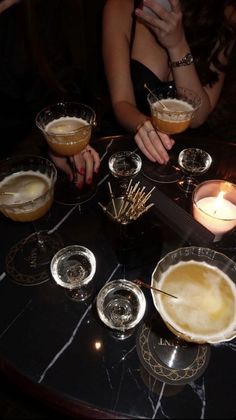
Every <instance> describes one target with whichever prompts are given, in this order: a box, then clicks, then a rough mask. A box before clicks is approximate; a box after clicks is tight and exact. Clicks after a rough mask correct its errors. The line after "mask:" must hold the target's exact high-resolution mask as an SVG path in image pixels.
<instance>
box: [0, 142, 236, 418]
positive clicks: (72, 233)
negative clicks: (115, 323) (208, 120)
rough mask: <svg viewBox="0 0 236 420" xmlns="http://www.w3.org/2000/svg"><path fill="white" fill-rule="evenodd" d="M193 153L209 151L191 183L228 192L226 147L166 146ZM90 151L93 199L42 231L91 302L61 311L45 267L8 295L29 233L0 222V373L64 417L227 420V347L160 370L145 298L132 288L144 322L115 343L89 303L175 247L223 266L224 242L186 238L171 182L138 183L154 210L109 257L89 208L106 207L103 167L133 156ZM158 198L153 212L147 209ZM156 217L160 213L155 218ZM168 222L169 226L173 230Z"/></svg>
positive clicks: (186, 348)
mask: <svg viewBox="0 0 236 420" xmlns="http://www.w3.org/2000/svg"><path fill="white" fill-rule="evenodd" d="M194 145H195V146H196V145H197V147H202V148H204V149H205V150H207V151H209V152H210V153H211V155H212V158H213V165H212V167H211V169H210V170H209V171H208V172H207V173H206V174H205V175H204V176H202V177H200V178H199V181H202V180H204V179H215V178H216V179H227V180H228V181H232V182H235V181H236V173H235V167H236V165H235V163H236V153H235V152H236V145H234V144H230V143H223V142H217V140H216V139H215V138H213V139H211V138H209V139H206V138H194V137H193V138H191V137H188V136H186V137H182V138H180V139H179V140H178V141H176V146H175V153H176V154H178V151H180V150H181V149H183V148H184V147H190V146H191V147H192V146H194ZM94 146H95V147H96V148H97V150H98V151H99V153H100V156H101V160H102V163H101V170H100V173H99V175H98V176H97V179H96V183H97V192H96V194H95V196H94V197H93V198H92V199H91V200H89V201H87V202H85V203H84V204H81V205H75V206H67V205H63V204H60V203H58V202H57V201H55V202H54V204H53V206H52V208H51V211H50V212H49V214H48V215H47V217H46V218H44V220H43V223H44V228H45V229H47V230H48V231H49V234H57V235H58V241H59V243H60V244H61V246H67V245H72V244H80V245H83V246H86V247H88V248H89V249H90V250H91V251H93V253H94V254H95V256H96V261H97V269H96V273H95V276H94V279H93V294H92V296H91V297H90V298H89V299H88V300H87V301H85V302H75V301H73V300H71V299H70V298H69V297H68V295H67V294H66V293H65V289H63V288H62V287H60V286H58V285H57V284H56V283H55V281H54V280H53V279H52V277H51V276H50V272H49V267H45V268H44V269H45V270H46V271H47V273H48V281H46V282H44V283H42V284H39V285H35V286H22V285H20V284H18V283H17V282H16V281H15V278H14V271H12V270H11V268H9V267H7V266H6V261H8V264H9V260H8V259H6V258H7V256H8V254H9V251H10V249H12V247H13V246H15V245H16V244H17V243H18V242H19V241H21V240H22V239H23V238H25V237H27V236H28V235H29V234H30V233H31V232H32V226H31V224H30V223H20V222H13V221H10V220H8V219H6V218H5V217H4V216H1V217H0V229H1V255H0V306H1V317H0V366H1V369H2V370H3V371H4V372H5V373H7V374H8V375H9V376H10V377H11V378H12V379H14V380H16V381H17V382H18V384H19V385H20V386H22V387H23V388H24V389H26V390H27V392H29V393H30V394H32V395H34V396H35V397H37V398H39V399H42V400H44V401H47V402H48V403H50V404H51V405H52V406H54V407H57V408H59V409H60V410H62V411H63V412H65V413H69V414H72V413H73V414H77V415H79V414H80V415H87V416H88V417H90V418H91V417H94V418H95V417H97V418H129V417H130V418H202V419H203V418H235V414H236V402H235V392H236V372H235V351H236V340H235V339H234V340H232V341H230V342H225V343H222V344H219V345H185V344H184V345H182V348H181V349H180V351H181V352H182V355H183V359H184V360H185V362H186V364H185V365H181V366H180V367H179V368H178V369H169V368H168V367H166V366H165V365H163V364H162V363H161V361H160V359H159V353H158V352H159V350H160V349H161V350H163V349H167V351H171V350H172V347H173V344H172V341H173V336H172V335H171V333H170V332H169V331H167V328H166V327H165V326H164V325H163V322H162V320H161V319H160V317H159V315H158V314H157V312H156V310H155V308H154V305H153V302H152V298H151V293H150V290H147V289H143V292H144V294H145V297H146V300H147V309H146V312H145V316H144V318H143V320H142V321H141V323H140V324H139V325H138V327H136V329H135V331H134V332H133V334H132V335H131V336H130V337H128V338H126V339H125V340H118V339H116V338H115V337H114V336H113V335H112V332H111V330H109V329H108V328H107V327H105V325H104V324H103V323H102V322H101V321H100V319H99V317H98V314H97V311H96V296H97V293H98V291H99V290H100V289H101V287H102V286H103V285H104V284H105V283H106V282H108V281H111V280H114V279H119V278H125V279H128V280H134V279H137V278H141V279H143V280H144V281H146V282H147V283H150V279H151V274H152V272H153V270H154V268H155V266H156V264H157V262H158V261H159V259H160V258H161V257H162V256H164V255H165V254H166V253H167V252H169V251H171V250H174V249H177V248H179V247H184V246H189V245H195V246H203V245H205V246H208V247H216V248H217V250H218V251H220V252H223V253H225V254H226V255H228V256H229V257H230V258H232V259H235V258H236V237H235V234H234V233H232V234H231V235H229V236H228V237H226V238H224V240H222V241H221V242H220V243H219V244H218V245H216V244H213V242H212V236H211V235H210V234H209V235H208V233H209V232H208V231H207V232H205V231H201V227H200V230H198V229H199V226H197V225H196V224H194V221H193V224H191V223H192V220H193V219H192V217H191V197H189V196H185V195H184V193H183V192H182V191H181V190H180V189H179V187H178V185H177V184H176V183H170V184H153V183H152V182H150V180H148V179H146V178H145V177H144V176H143V175H142V174H141V175H140V176H139V178H137V180H139V181H140V184H142V183H143V184H145V183H146V185H147V186H148V187H150V186H152V185H156V190H157V191H158V193H160V194H163V196H162V195H157V196H156V200H157V205H156V204H155V206H154V207H153V208H152V210H150V211H149V212H148V213H147V214H146V215H145V216H144V217H143V218H142V219H141V220H137V221H136V222H135V224H134V225H133V227H130V228H129V229H130V230H128V237H129V241H130V242H129V244H128V245H127V244H126V245H127V247H126V252H125V254H122V255H120V254H119V252H118V248H117V241H116V239H117V231H116V228H115V226H114V224H113V223H111V222H110V221H109V220H108V219H107V217H106V216H105V215H104V213H103V212H102V209H101V208H100V206H99V205H98V202H101V203H106V201H107V200H108V198H109V190H108V185H107V182H108V181H109V180H110V181H111V183H112V185H113V179H112V178H111V177H109V175H108V158H109V156H110V155H111V154H112V153H113V152H114V151H117V150H123V149H128V150H135V148H136V146H135V143H134V142H133V139H132V138H130V137H128V136H117V137H108V138H103V139H99V140H97V141H96V142H95V143H94ZM161 198H163V203H164V204H163V203H162V204H163V205H161V206H160V209H159V210H158V199H161ZM169 199H170V202H169V201H168V200H169ZM165 200H167V202H166V201H165ZM171 203H173V208H172V207H171ZM163 206H164V207H163ZM165 206H166V208H167V209H169V208H170V207H171V208H172V210H171V211H170V212H169V210H168V212H167V213H166V217H165ZM175 211H176V212H177V213H175ZM175 214H177V219H178V220H174V219H176V216H175ZM172 216H173V217H172ZM40 227H41V225H40ZM180 347H181V346H180ZM181 357H182V356H181ZM181 360H182V359H181Z"/></svg>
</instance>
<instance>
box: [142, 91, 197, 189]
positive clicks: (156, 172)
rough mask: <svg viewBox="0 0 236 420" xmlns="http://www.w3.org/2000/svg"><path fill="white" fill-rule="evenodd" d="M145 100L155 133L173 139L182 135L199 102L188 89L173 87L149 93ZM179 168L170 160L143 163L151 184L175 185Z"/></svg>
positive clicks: (195, 95)
mask: <svg viewBox="0 0 236 420" xmlns="http://www.w3.org/2000/svg"><path fill="white" fill-rule="evenodd" d="M147 100H148V103H149V106H150V110H151V117H152V124H153V126H154V127H155V128H156V130H157V133H158V131H160V132H162V133H165V134H168V135H173V134H178V133H182V132H183V131H185V130H186V129H187V128H188V127H189V125H190V123H191V120H192V118H193V116H194V114H195V112H196V111H197V110H198V108H199V107H200V105H201V98H200V97H199V96H198V95H197V94H196V93H195V92H193V91H191V90H190V89H186V88H182V87H179V86H176V87H175V86H174V85H173V83H170V84H167V85H165V86H162V87H159V88H158V89H156V90H154V91H150V92H149V94H148V96H147ZM179 172H180V171H179V168H178V166H177V165H176V162H175V161H174V159H173V158H172V156H170V160H169V161H168V163H167V164H166V165H158V164H157V163H152V162H149V161H148V162H146V163H145V165H144V167H143V173H144V175H146V176H147V178H149V179H151V180H152V181H156V182H160V183H168V182H176V181H177V180H178V179H179V177H180V173H179Z"/></svg>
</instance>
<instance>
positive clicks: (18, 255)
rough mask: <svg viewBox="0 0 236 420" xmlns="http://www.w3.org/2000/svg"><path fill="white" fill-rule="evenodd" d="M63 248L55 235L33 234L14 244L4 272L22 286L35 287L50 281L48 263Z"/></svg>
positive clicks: (59, 239) (44, 232)
mask: <svg viewBox="0 0 236 420" xmlns="http://www.w3.org/2000/svg"><path fill="white" fill-rule="evenodd" d="M62 246H63V242H62V239H61V238H60V236H59V235H58V234H57V233H54V234H50V235H49V234H48V233H47V231H40V232H37V233H33V234H32V235H30V236H28V237H27V238H25V239H23V240H21V241H20V242H18V243H17V244H15V245H14V246H13V247H12V248H11V250H10V252H9V253H8V255H7V257H6V271H7V274H8V275H9V276H10V277H11V278H12V280H13V281H14V282H15V283H17V284H20V285H23V286H35V285H38V284H41V283H45V282H46V281H48V280H50V278H51V274H50V263H51V259H52V257H53V256H54V254H55V253H56V252H57V251H58V250H59V249H60V248H62Z"/></svg>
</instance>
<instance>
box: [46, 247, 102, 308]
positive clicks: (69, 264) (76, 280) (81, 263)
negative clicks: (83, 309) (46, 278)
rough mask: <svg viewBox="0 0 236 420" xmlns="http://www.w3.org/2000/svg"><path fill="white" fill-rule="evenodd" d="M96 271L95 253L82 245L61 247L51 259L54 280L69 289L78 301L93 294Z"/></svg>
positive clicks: (71, 296) (70, 295)
mask: <svg viewBox="0 0 236 420" xmlns="http://www.w3.org/2000/svg"><path fill="white" fill-rule="evenodd" d="M95 271H96V259H95V256H94V254H93V253H92V252H91V251H90V250H89V249H88V248H86V247H84V246H80V245H71V246H67V247H65V248H62V249H60V250H59V251H58V252H57V253H56V254H55V255H54V257H53V259H52V261H51V273H52V276H53V278H54V280H55V281H56V283H57V284H59V285H60V286H62V287H64V288H66V289H68V291H67V294H68V295H69V297H70V298H71V299H73V300H76V301H84V300H85V299H87V298H88V297H89V296H90V295H91V293H92V285H91V281H92V279H93V277H94V274H95Z"/></svg>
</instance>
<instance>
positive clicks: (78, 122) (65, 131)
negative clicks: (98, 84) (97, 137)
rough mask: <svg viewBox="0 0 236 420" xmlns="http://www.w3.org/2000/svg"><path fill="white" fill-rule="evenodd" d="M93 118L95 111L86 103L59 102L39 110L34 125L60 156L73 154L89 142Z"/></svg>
mask: <svg viewBox="0 0 236 420" xmlns="http://www.w3.org/2000/svg"><path fill="white" fill-rule="evenodd" d="M95 120H96V115H95V112H94V111H93V109H92V108H90V107H89V106H88V105H84V104H81V103H77V102H61V103H57V104H53V105H51V106H48V107H47V108H44V109H43V110H42V111H40V112H39V113H38V115H37V117H36V125H37V127H38V128H39V129H40V130H41V131H42V132H43V134H44V136H45V138H46V140H47V142H48V144H49V146H50V148H51V149H52V151H54V152H55V153H57V154H59V155H62V156H73V155H75V154H77V153H79V152H81V151H82V150H83V149H85V147H86V146H87V144H88V143H89V141H90V138H91V133H92V127H93V126H94V125H95Z"/></svg>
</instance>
